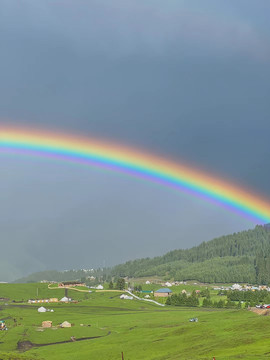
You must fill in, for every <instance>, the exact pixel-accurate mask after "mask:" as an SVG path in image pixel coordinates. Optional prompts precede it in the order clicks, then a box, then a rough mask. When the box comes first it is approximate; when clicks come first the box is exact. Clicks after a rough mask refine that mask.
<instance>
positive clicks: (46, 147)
mask: <svg viewBox="0 0 270 360" xmlns="http://www.w3.org/2000/svg"><path fill="white" fill-rule="evenodd" d="M5 152H12V153H14V152H15V153H17V154H29V155H30V154H31V155H35V156H42V157H49V158H57V159H60V160H63V161H70V162H75V163H82V164H85V165H89V166H101V167H105V168H109V169H112V170H114V171H120V172H124V173H127V174H130V175H132V176H136V177H141V178H144V179H147V180H149V181H153V182H157V183H161V184H163V185H165V186H169V187H173V188H175V189H177V190H180V191H185V192H188V193H190V194H192V195H195V196H199V197H202V198H204V199H206V200H208V201H211V202H215V203H218V204H220V205H222V206H224V207H226V208H228V209H229V210H231V211H235V212H238V213H240V214H241V215H242V216H245V217H249V218H250V219H252V220H253V221H254V222H256V223H266V222H270V202H269V201H267V200H265V199H263V198H262V197H261V196H259V195H258V194H256V193H255V192H254V191H250V190H248V189H243V188H242V187H240V186H237V185H235V184H233V183H230V182H228V181H224V180H223V179H221V178H218V177H215V176H211V175H209V174H208V173H206V172H203V171H201V170H198V169H196V168H192V167H189V166H187V165H183V164H181V163H177V162H173V161H170V160H168V159H165V158H162V157H159V156H156V155H153V154H150V153H147V152H145V151H140V150H137V149H132V148H130V147H127V146H121V145H119V144H116V143H112V142H109V141H102V140H97V139H95V138H94V139H91V138H84V137H79V136H71V135H67V134H66V135H65V134H57V133H53V132H48V131H45V130H36V131H35V130H33V129H26V128H11V127H2V128H1V127H0V153H5Z"/></svg>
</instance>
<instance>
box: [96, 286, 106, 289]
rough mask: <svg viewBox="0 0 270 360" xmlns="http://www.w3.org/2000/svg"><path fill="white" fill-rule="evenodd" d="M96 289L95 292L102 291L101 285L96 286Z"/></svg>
mask: <svg viewBox="0 0 270 360" xmlns="http://www.w3.org/2000/svg"><path fill="white" fill-rule="evenodd" d="M96 289H97V290H103V289H104V288H103V286H102V285H98V286H97V287H96Z"/></svg>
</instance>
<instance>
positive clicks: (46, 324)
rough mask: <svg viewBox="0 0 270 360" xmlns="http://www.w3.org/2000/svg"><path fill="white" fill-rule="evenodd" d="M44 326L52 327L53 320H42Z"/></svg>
mask: <svg viewBox="0 0 270 360" xmlns="http://www.w3.org/2000/svg"><path fill="white" fill-rule="evenodd" d="M42 327H43V328H51V327H52V321H42Z"/></svg>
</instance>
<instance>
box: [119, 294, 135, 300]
mask: <svg viewBox="0 0 270 360" xmlns="http://www.w3.org/2000/svg"><path fill="white" fill-rule="evenodd" d="M120 299H124V300H133V296H128V295H126V294H122V295H120Z"/></svg>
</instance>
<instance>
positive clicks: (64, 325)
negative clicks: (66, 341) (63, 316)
mask: <svg viewBox="0 0 270 360" xmlns="http://www.w3.org/2000/svg"><path fill="white" fill-rule="evenodd" d="M60 327H61V328H70V327H71V323H69V322H68V321H64V322H63V323H62V324H60Z"/></svg>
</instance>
